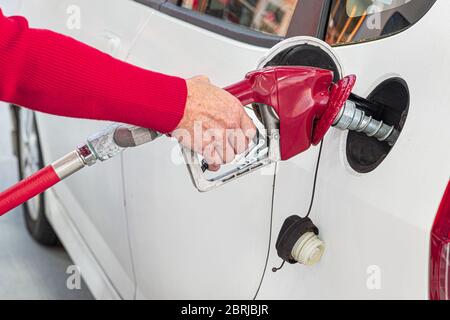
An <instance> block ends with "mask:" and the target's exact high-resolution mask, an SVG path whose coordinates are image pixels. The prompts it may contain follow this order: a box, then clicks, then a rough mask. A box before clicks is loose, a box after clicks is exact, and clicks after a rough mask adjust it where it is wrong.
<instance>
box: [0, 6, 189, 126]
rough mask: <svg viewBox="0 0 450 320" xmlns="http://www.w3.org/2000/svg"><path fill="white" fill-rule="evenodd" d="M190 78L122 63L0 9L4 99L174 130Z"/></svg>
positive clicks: (68, 113)
mask: <svg viewBox="0 0 450 320" xmlns="http://www.w3.org/2000/svg"><path fill="white" fill-rule="evenodd" d="M186 95H187V89H186V82H185V80H184V79H181V78H177V77H170V76H167V75H163V74H159V73H155V72H151V71H147V70H144V69H141V68H138V67H135V66H132V65H130V64H127V63H124V62H122V61H119V60H116V59H114V58H112V57H110V56H108V55H107V54H104V53H102V52H100V51H98V50H96V49H94V48H91V47H89V46H87V45H84V44H82V43H80V42H78V41H76V40H74V39H72V38H69V37H66V36H63V35H60V34H57V33H54V32H51V31H48V30H40V29H32V28H29V27H28V25H27V22H26V20H25V19H24V18H21V17H14V18H5V17H3V15H2V14H1V11H0V100H3V101H6V102H10V103H14V104H18V105H21V106H24V107H27V108H30V109H34V110H37V111H41V112H46V113H51V114H55V115H61V116H68V117H76V118H88V119H97V120H109V121H117V122H124V123H129V124H134V125H138V126H142V127H147V128H151V129H155V130H158V131H160V132H170V131H172V130H173V129H175V127H176V126H177V125H178V123H179V122H180V120H181V118H182V116H183V112H184V108H185V104H186Z"/></svg>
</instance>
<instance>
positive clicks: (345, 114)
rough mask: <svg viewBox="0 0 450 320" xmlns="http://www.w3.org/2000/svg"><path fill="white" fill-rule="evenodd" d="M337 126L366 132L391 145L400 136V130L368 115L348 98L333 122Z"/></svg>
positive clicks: (342, 128)
mask: <svg viewBox="0 0 450 320" xmlns="http://www.w3.org/2000/svg"><path fill="white" fill-rule="evenodd" d="M333 126H334V127H335V128H338V129H341V130H350V131H356V132H362V133H365V134H366V135H367V136H369V137H373V138H376V139H378V140H379V141H385V142H387V143H388V144H389V145H390V146H391V147H392V146H393V145H394V144H395V142H396V141H397V139H398V137H399V134H400V133H399V131H398V130H397V129H395V128H394V127H393V126H390V125H387V124H385V123H384V122H383V121H378V120H376V119H374V118H372V117H371V116H368V115H366V113H365V111H363V110H361V109H359V108H358V107H357V105H356V103H355V102H353V101H351V100H347V101H346V103H345V105H344V106H343V107H342V109H341V110H340V111H339V114H338V115H337V117H336V118H335V120H334V122H333Z"/></svg>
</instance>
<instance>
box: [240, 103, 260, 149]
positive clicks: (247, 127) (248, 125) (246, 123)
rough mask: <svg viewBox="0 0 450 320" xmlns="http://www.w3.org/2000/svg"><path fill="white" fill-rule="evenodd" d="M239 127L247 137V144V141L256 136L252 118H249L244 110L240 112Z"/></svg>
mask: <svg viewBox="0 0 450 320" xmlns="http://www.w3.org/2000/svg"><path fill="white" fill-rule="evenodd" d="M241 128H242V130H243V131H244V134H245V136H246V137H247V139H248V140H247V146H248V142H249V141H251V140H253V138H254V137H255V136H256V127H255V124H254V123H253V121H252V119H250V117H249V116H248V115H247V113H246V112H245V111H243V112H242V114H241Z"/></svg>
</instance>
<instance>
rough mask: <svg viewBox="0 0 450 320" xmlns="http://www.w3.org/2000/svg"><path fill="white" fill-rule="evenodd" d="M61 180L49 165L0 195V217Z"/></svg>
mask: <svg viewBox="0 0 450 320" xmlns="http://www.w3.org/2000/svg"><path fill="white" fill-rule="evenodd" d="M60 181H61V179H60V178H59V176H58V175H57V174H56V171H55V169H54V168H53V166H51V165H49V166H47V167H45V168H43V169H41V170H39V171H38V172H36V173H34V174H33V175H31V176H29V177H28V178H26V179H24V180H22V181H20V182H19V183H17V184H15V185H14V186H12V187H10V188H9V189H7V190H5V191H3V192H2V193H0V216H2V215H3V214H5V213H7V212H8V211H10V210H12V209H14V208H16V207H18V206H20V205H21V204H22V203H24V202H26V201H28V200H30V199H31V198H33V197H35V196H37V195H38V194H40V193H42V192H44V191H45V190H47V189H49V188H50V187H52V186H54V185H55V184H57V183H58V182H60Z"/></svg>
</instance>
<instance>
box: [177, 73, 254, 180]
mask: <svg viewBox="0 0 450 320" xmlns="http://www.w3.org/2000/svg"><path fill="white" fill-rule="evenodd" d="M186 83H187V88H188V97H187V102H186V109H185V112H184V116H183V118H182V119H181V121H180V123H179V125H178V127H177V129H176V130H175V131H174V132H173V133H172V136H173V137H175V138H176V139H178V141H179V142H180V143H181V144H182V145H184V146H186V147H188V148H190V149H192V150H194V151H195V152H197V153H199V154H201V155H202V156H203V157H204V158H205V160H206V162H207V163H208V165H209V170H212V171H217V170H219V168H220V165H221V164H225V163H229V162H231V161H233V159H234V158H235V156H236V155H237V154H240V153H243V152H244V151H245V150H246V149H247V147H248V144H249V141H250V140H251V139H253V137H254V136H255V134H256V128H255V125H254V124H253V122H252V120H251V119H250V117H249V116H248V115H247V114H246V112H245V110H244V107H243V106H242V104H241V103H240V101H239V100H238V99H237V98H235V97H234V96H233V95H231V94H230V93H228V92H227V91H225V90H223V89H221V88H219V87H216V86H215V85H213V84H211V83H210V81H209V79H208V78H207V77H204V76H198V77H194V78H191V79H188V80H187V81H186Z"/></svg>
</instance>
